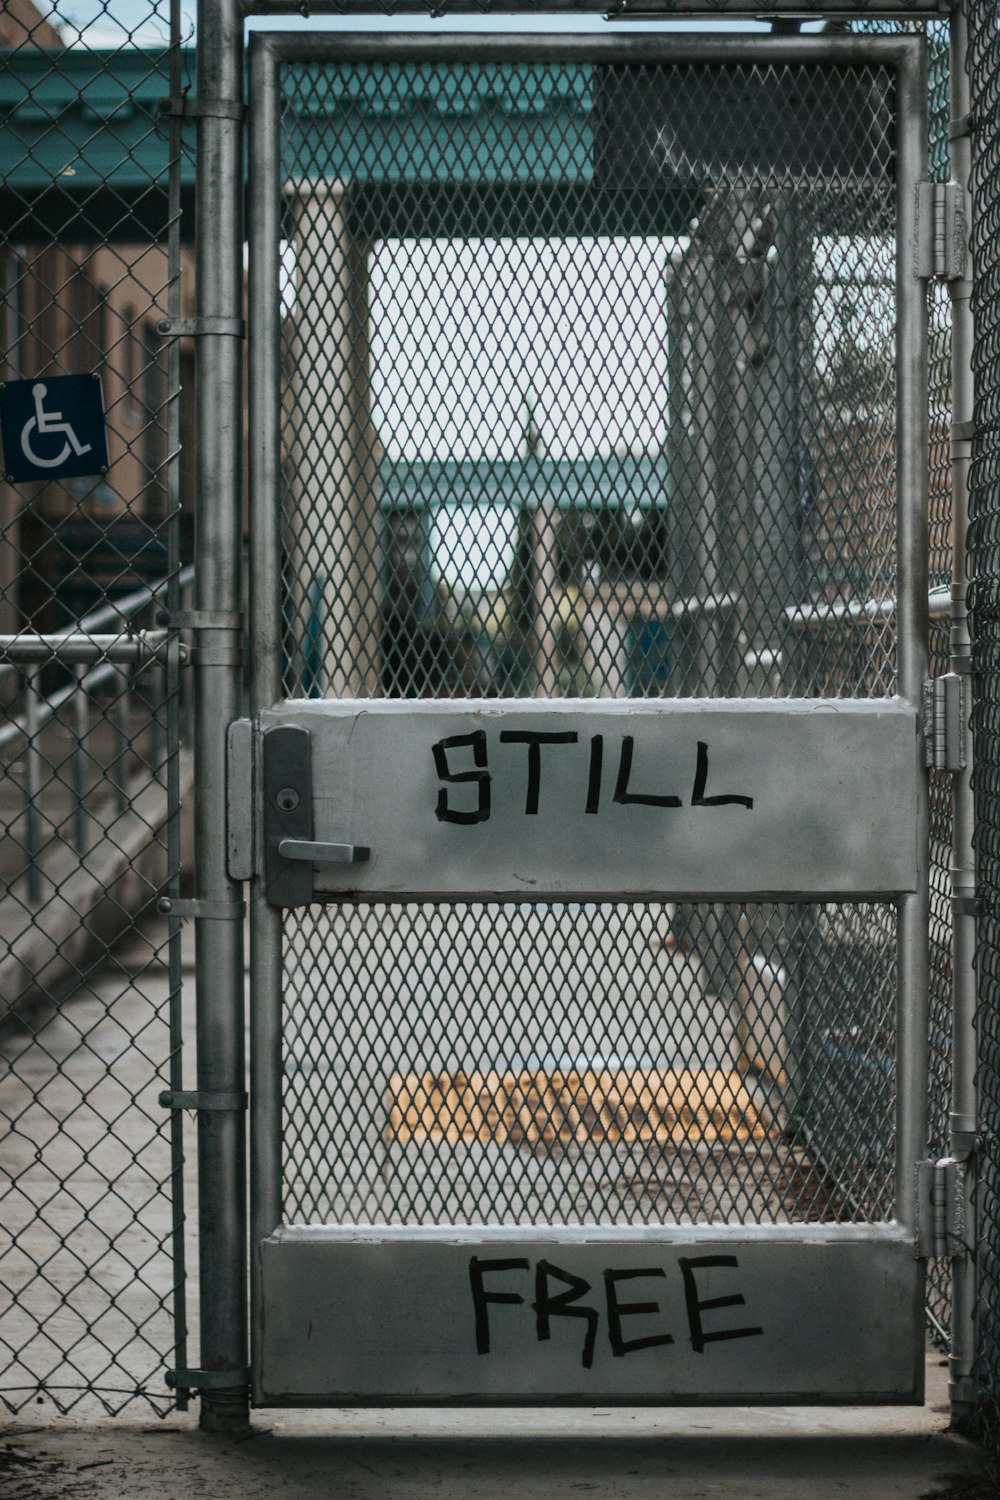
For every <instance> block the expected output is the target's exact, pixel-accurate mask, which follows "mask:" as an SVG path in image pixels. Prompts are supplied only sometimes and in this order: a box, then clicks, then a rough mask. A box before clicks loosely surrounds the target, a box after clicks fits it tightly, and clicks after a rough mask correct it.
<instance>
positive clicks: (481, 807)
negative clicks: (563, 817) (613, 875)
mask: <svg viewBox="0 0 1000 1500" xmlns="http://www.w3.org/2000/svg"><path fill="white" fill-rule="evenodd" d="M499 739H500V744H501V745H523V746H525V748H526V749H527V752H528V753H527V757H526V770H527V786H526V791H525V798H524V813H525V816H526V817H529V818H533V817H537V816H538V812H539V807H540V806H541V804H542V803H543V801H544V798H543V795H542V793H543V783H544V781H545V776H544V775H543V768H544V767H545V766H547V765H549V763H550V762H553V761H555V757H556V754H557V752H556V751H555V750H554V749H548V750H547V754H546V755H544V756H543V753H542V751H543V747H546V748H547V747H555V746H561V745H575V744H578V743H579V735H578V734H577V733H576V731H575V730H559V731H555V732H553V731H546V730H534V729H530V730H529V729H504V730H501V731H500V736H499ZM431 750H432V753H433V756H434V768H435V770H436V772H437V776H438V780H439V781H441V782H442V783H444V785H442V786H441V787H440V788H439V789H438V793H437V803H436V806H435V808H434V814H435V816H436V818H437V819H438V821H439V822H441V823H460V824H466V825H468V824H472V823H485V822H487V821H488V819H489V817H490V813H491V811H492V786H493V775H492V772H491V771H490V770H489V769H488V765H489V752H488V745H487V739H486V732H485V730H482V729H477V730H474V731H473V732H471V733H470V734H453V735H451V736H450V737H449V738H448V739H444V740H438V741H437V742H436V743H435V744H434V745H432V747H431ZM470 750H471V752H472V766H471V767H468V766H467V768H466V769H462V770H459V769H456V768H455V760H454V755H456V754H458V753H459V752H462V751H464V752H466V761H467V756H468V752H469V751H470ZM449 752H452V754H451V755H449ZM635 758H636V751H635V736H634V735H631V734H626V735H623V736H622V741H621V745H620V747H619V751H618V770H617V774H616V777H615V787H614V793H613V796H612V799H611V800H612V802H615V803H618V804H619V805H622V806H629V805H638V806H641V807H664V808H673V807H683V806H684V802H683V799H682V798H681V796H680V795H679V794H678V792H677V791H676V790H675V789H673V790H670V791H662V792H660V791H650V790H646V791H638V790H636V789H635V787H634V786H633V763H634V761H635ZM459 764H462V762H461V761H459ZM565 766H566V763H565V762H563V763H559V762H558V761H556V764H555V767H554V771H555V774H556V776H557V777H560V778H562V779H564V778H565ZM603 775H604V735H603V734H594V735H591V736H590V756H589V762H588V771H587V787H586V798H585V801H584V804H583V811H584V812H585V813H587V814H590V815H591V816H596V814H597V813H599V812H600V810H601V791H602V783H603ZM470 784H471V785H474V786H475V787H476V794H475V795H476V802H475V805H474V806H472V805H470V803H471V798H470V795H469V793H468V792H464V793H456V794H455V797H456V803H455V804H453V803H452V800H451V795H450V793H449V790H448V788H449V787H453V786H463V785H466V786H468V785H470ZM708 785H709V749H708V743H707V741H705V740H698V741H697V750H696V755H695V767H694V782H693V785H692V787H691V797H690V806H691V807H745V808H748V809H752V808H753V798H752V797H748V796H747V795H746V794H745V793H743V792H716V793H714V794H710V793H709V790H708Z"/></svg>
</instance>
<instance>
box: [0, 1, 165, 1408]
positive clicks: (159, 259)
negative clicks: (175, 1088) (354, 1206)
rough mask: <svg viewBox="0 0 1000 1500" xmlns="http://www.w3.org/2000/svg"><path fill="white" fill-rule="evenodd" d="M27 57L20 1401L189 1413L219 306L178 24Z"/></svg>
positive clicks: (8, 733)
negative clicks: (190, 1077) (189, 132)
mask: <svg viewBox="0 0 1000 1500" xmlns="http://www.w3.org/2000/svg"><path fill="white" fill-rule="evenodd" d="M81 15H83V16H89V19H81V18H80V17H81ZM0 47H2V51H0V118H2V122H3V130H2V135H0V156H2V167H3V170H2V173H0V177H2V188H0V203H2V214H0V223H2V230H0V282H2V298H3V300H2V320H3V350H4V353H3V369H2V378H3V381H4V382H5V384H4V387H3V389H2V391H0V396H2V398H3V401H4V405H3V409H2V412H0V426H2V439H3V452H4V475H3V478H2V479H0V635H2V638H3V647H2V651H0V661H2V662H3V663H4V664H3V665H0V744H2V746H3V761H4V775H3V779H2V783H0V786H2V790H0V805H2V812H3V841H2V845H0V887H2V892H3V894H2V899H0V997H2V998H0V1053H2V1056H3V1073H2V1077H0V1132H2V1133H0V1203H2V1208H0V1217H2V1221H3V1231H2V1234H0V1401H2V1402H3V1403H4V1404H5V1405H6V1406H7V1408H8V1409H10V1410H19V1409H20V1408H22V1407H23V1406H24V1405H25V1404H26V1403H27V1402H29V1401H34V1400H36V1398H37V1399H38V1400H39V1401H45V1400H51V1401H52V1402H53V1403H54V1404H55V1405H56V1406H57V1407H58V1408H59V1409H60V1410H63V1411H65V1410H69V1409H70V1408H73V1407H75V1406H77V1405H78V1403H79V1402H81V1401H82V1400H84V1399H85V1398H88V1397H90V1398H95V1399H96V1400H97V1401H98V1402H100V1403H101V1404H102V1405H103V1406H104V1408H105V1409H107V1410H109V1411H116V1410H118V1409H119V1408H121V1407H122V1406H123V1405H125V1404H126V1403H127V1402H128V1401H129V1400H132V1399H135V1398H136V1397H141V1398H143V1399H144V1401H146V1402H148V1403H149V1404H151V1405H152V1406H153V1408H154V1409H155V1410H157V1411H160V1412H164V1411H166V1410H168V1409H169V1406H170V1405H171V1404H172V1402H171V1401H170V1400H169V1399H168V1396H167V1392H166V1389H165V1383H164V1366H165V1364H166V1363H167V1362H168V1361H170V1360H171V1359H172V1358H173V1357H174V1356H175V1355H176V1354H177V1353H178V1352H179V1351H180V1349H181V1347H182V1344H183V1338H184V1329H183V1314H182V1316H181V1322H180V1326H177V1325H176V1324H175V1322H174V1310H175V1304H174V1294H175V1290H176V1289H177V1288H178V1286H179V1285H180V1284H181V1283H182V1281H183V1258H182V1255H181V1253H180V1252H181V1248H182V1246H181V1238H180V1236H181V1230H182V1217H181V1198H180V1194H179V1176H180V1170H181V1154H180V1146H181V1141H180V1133H179V1124H177V1122H176V1121H175V1122H174V1123H173V1124H172V1123H171V1117H170V1116H169V1115H168V1114H167V1113H166V1111H164V1109H163V1108H162V1105H161V1104H160V1102H159V1094H160V1092H161V1090H162V1089H163V1087H164V1086H165V1085H167V1084H173V1085H177V1084H179V1082H180V1072H179V1068H180V1064H179V1054H178V1050H177V1049H178V1031H179V1015H180V1012H179V1004H180V951H179V931H177V930H175V931H174V934H173V937H172V938H171V939H168V934H167V924H166V923H165V921H164V920H163V919H162V918H158V917H155V915H154V902H155V898H156V897H157V896H158V895H160V894H161V893H166V892H167V891H174V892H176V891H177V890H178V888H179V887H178V884H177V882H178V880H179V874H180V863H181V824H180V815H179V810H180V799H181V794H182V791H183V790H184V789H185V788H186V787H188V786H189V785H190V766H189V762H188V759H187V756H186V754H185V753H184V752H182V749H181V736H180V724H181V708H182V705H181V677H180V656H179V649H178V646H177V637H176V634H174V635H172V636H171V635H169V634H168V631H167V630H165V629H164V628H163V627H164V625H165V624H166V623H167V621H168V612H169V611H175V610H177V609H178V607H179V606H180V604H181V602H182V596H183V594H184V592H185V588H187V587H189V586H190V582H191V570H190V568H187V570H186V571H185V569H184V564H185V563H186V562H187V561H188V559H187V557H186V556H185V547H186V536H187V532H186V529H185V521H184V519H182V514H181V513H182V509H184V510H185V511H187V510H188V509H189V506H190V499H188V502H187V504H186V505H185V506H183V507H182V503H181V472H180V470H181V458H180V454H181V446H182V438H183V437H186V438H187V439H188V441H189V442H190V438H191V436H192V433H191V424H190V417H189V411H190V390H189V386H190V380H189V379H188V380H187V381H186V383H185V382H184V381H182V368H186V367H187V365H189V364H190V360H189V357H188V355H187V353H185V352H182V350H181V349H180V347H179V346H178V345H177V344H176V342H175V343H174V344H173V345H170V344H168V343H167V342H166V341H165V340H164V339H163V338H162V336H161V335H160V333H159V332H158V329H157V324H158V323H159V321H160V320H161V319H163V318H164V317H166V316H167V315H168V314H173V315H176V314H177V313H178V312H179V311H180V310H181V309H182V307H183V306H184V304H185V302H189V299H190V295H191V287H190V263H189V260H188V252H187V251H183V252H182V248H181V209H182V182H181V161H182V154H183V152H184V150H185V148H184V147H183V145H182V138H181V126H180V120H179V119H177V120H176V121H175V122H174V123H169V122H168V121H167V120H166V119H165V117H162V116H161V115H160V114H159V112H158V101H159V100H160V99H161V98H162V99H166V98H167V97H168V96H169V95H170V94H171V93H173V94H174V95H178V94H179V92H180V84H181V81H182V57H181V53H180V50H179V49H180V12H179V8H176V7H174V8H171V7H170V6H168V5H166V4H163V5H159V4H157V3H155V0H150V3H148V4H145V5H142V6H132V7H118V6H116V5H115V4H113V3H112V4H107V5H101V6H97V7H89V8H87V7H84V8H83V9H82V11H81V8H80V7H77V6H65V7H63V6H62V5H61V4H59V5H56V6H48V5H47V6H45V7H44V14H43V12H42V11H40V10H38V9H36V7H35V6H34V5H33V4H32V3H30V0H15V3H12V4H10V5H7V6H5V7H4V10H3V15H2V17H0ZM188 187H189V184H188V183H185V184H184V185H183V190H184V191H185V192H186V191H187V190H188ZM184 273H187V274H184ZM182 276H183V287H182ZM66 377H75V378H76V385H74V383H73V381H72V380H71V381H70V382H69V383H68V384H67V382H66ZM81 382H82V384H83V385H84V386H88V387H89V388H90V389H91V390H96V391H97V393H98V394H97V397H96V407H95V411H96V417H95V418H94V419H93V422H92V425H91V426H89V427H86V428H84V427H83V426H81V425H79V424H80V422H81V421H82V418H80V417H79V416H78V414H77V408H76V407H75V406H72V405H68V404H67V401H69V400H70V399H71V398H70V396H69V395H67V393H68V392H71V391H75V390H76V389H77V388H78V386H79V384H80V383H81ZM185 384H186V387H187V388H186V389H183V390H182V386H184V385H185ZM25 389H27V390H28V396H27V398H26V399H28V400H29V401H31V402H33V403H34V406H33V408H30V409H32V410H33V412H34V415H33V416H32V417H31V418H30V421H29V422H28V423H27V425H25V423H24V421H23V419H18V418H16V417H15V416H14V415H12V412H13V407H12V405H11V404H10V403H11V402H12V401H14V398H15V397H16V396H17V394H18V392H19V391H21V392H23V391H24V390H25ZM74 399H75V398H74ZM102 410H103V420H102ZM105 448H106V451H105ZM185 456H186V457H187V450H186V454H185ZM67 459H68V460H69V461H68V462H67V461H66V460H67ZM26 460H33V461H34V468H33V469H32V470H31V473H30V476H29V477H28V478H25V475H24V472H23V470H24V465H25V461H26ZM29 467H30V464H29ZM177 1305H178V1306H180V1307H181V1308H182V1303H178V1304H177ZM180 1363H181V1364H183V1363H184V1361H183V1357H181V1359H180Z"/></svg>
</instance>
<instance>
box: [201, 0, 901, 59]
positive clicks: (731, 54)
mask: <svg viewBox="0 0 1000 1500" xmlns="http://www.w3.org/2000/svg"><path fill="white" fill-rule="evenodd" d="M214 3H216V4H218V5H222V4H223V3H224V0H214ZM600 8H601V9H606V8H607V5H606V0H603V3H602V4H601V6H600ZM296 13H297V14H301V8H300V7H297V8H296ZM266 35H267V41H268V47H269V49H270V51H271V52H272V53H273V55H274V56H275V57H276V58H277V59H280V61H282V62H286V63H336V62H351V63H362V62H412V63H418V62H428V63H448V62H455V63H468V62H472V63H515V62H522V61H523V62H527V63H536V64H543V63H554V64H562V65H566V64H570V63H586V62H590V63H609V64H610V63H627V62H637V63H656V62H669V63H677V64H680V65H684V64H687V63H688V62H690V63H732V64H738V63H745V62H746V46H747V41H746V35H745V34H743V35H740V34H736V33H725V32H722V33H709V32H701V33H697V34H686V35H678V34H677V33H675V32H670V33H662V34H660V35H655V34H652V33H647V34H645V35H641V36H634V37H629V36H621V35H618V36H614V35H608V34H604V35H601V34H598V33H586V34H577V35H572V36H559V35H549V36H544V35H538V34H535V35H532V34H531V33H530V32H522V33H521V34H520V36H519V37H515V36H512V35H509V34H508V35H506V36H502V35H496V36H489V35H483V34H482V33H481V32H450V33H446V34H444V35H439V36H433V35H425V34H416V33H414V32H405V31H402V32H400V31H394V32H373V31H362V30H359V31H356V32H343V31H341V32H334V31H330V32H322V33H318V34H317V33H315V32H308V31H273V32H268V33H266ZM913 40H914V39H913V37H912V36H909V35H898V36H880V37H878V38H877V39H876V38H874V37H871V36H858V35H850V34H845V33H836V34H831V33H821V34H819V33H818V34H816V35H810V36H800V35H790V36H779V35H775V34H773V33H772V34H771V35H769V36H761V37H755V38H754V43H753V47H754V58H755V60H757V61H759V62H760V63H761V64H769V65H770V64H773V65H775V66H777V65H780V64H795V63H800V64H801V63H833V64H835V63H843V64H845V65H850V64H856V65H860V66H869V67H870V66H871V61H872V49H873V46H877V49H878V56H879V58H880V60H882V61H883V62H884V64H885V65H886V66H887V67H892V66H893V65H896V66H899V65H905V64H906V61H907V59H908V58H909V56H910V49H911V47H912V45H913Z"/></svg>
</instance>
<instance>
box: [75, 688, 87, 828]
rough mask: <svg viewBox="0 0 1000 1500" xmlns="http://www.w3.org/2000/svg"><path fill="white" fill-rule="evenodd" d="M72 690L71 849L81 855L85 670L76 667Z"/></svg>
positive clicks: (84, 808) (84, 817)
mask: <svg viewBox="0 0 1000 1500" xmlns="http://www.w3.org/2000/svg"><path fill="white" fill-rule="evenodd" d="M75 671H76V687H75V688H74V689H73V740H74V743H73V847H74V848H75V849H76V852H77V854H81V855H82V854H83V853H84V851H85V849H86V846H87V806H86V797H87V771H86V762H85V760H84V756H85V754H86V751H85V749H84V746H85V743H86V739H87V729H88V728H89V725H88V707H89V702H88V697H87V668H86V667H77V668H76V669H75Z"/></svg>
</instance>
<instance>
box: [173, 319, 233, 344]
mask: <svg viewBox="0 0 1000 1500" xmlns="http://www.w3.org/2000/svg"><path fill="white" fill-rule="evenodd" d="M156 331H157V333H158V334H159V335H160V337H161V338H165V339H197V338H204V337H205V335H206V334H216V335H222V336H224V337H229V338H234V339H245V338H246V336H247V325H246V322H245V321H244V319H243V318H161V319H160V321H159V322H158V323H157V325H156Z"/></svg>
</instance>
